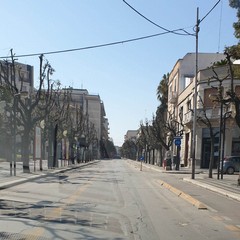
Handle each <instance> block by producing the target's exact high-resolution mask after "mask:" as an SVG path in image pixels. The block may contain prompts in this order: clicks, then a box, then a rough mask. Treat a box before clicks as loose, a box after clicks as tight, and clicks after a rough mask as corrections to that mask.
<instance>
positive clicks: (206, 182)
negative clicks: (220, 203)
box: [128, 160, 240, 201]
mask: <svg viewBox="0 0 240 240" xmlns="http://www.w3.org/2000/svg"><path fill="white" fill-rule="evenodd" d="M128 162H129V163H132V164H136V165H139V166H138V167H139V168H140V164H141V163H140V162H137V161H133V160H128ZM143 168H149V169H152V170H154V171H158V172H161V173H163V174H166V175H168V174H170V175H172V174H173V175H175V176H178V177H179V179H182V180H183V181H185V182H188V183H191V184H195V185H197V186H200V187H202V188H205V189H208V190H211V191H213V192H217V193H219V194H222V195H224V196H227V197H229V198H232V199H235V200H237V201H240V186H238V182H237V180H238V177H239V173H236V174H233V175H226V174H224V175H223V179H217V172H216V170H214V171H213V178H208V170H207V169H196V170H195V179H192V170H191V169H189V168H180V170H179V171H177V170H165V169H164V168H163V167H159V166H155V165H150V164H146V163H143ZM220 178H221V176H220ZM164 179H165V180H166V182H164V181H162V184H165V185H168V188H170V187H172V188H175V189H176V188H178V187H179V185H178V184H177V183H176V181H175V182H174V181H172V180H170V178H169V179H168V178H164ZM178 191H182V193H183V191H184V190H182V189H178Z"/></svg>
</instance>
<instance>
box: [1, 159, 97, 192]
mask: <svg viewBox="0 0 240 240" xmlns="http://www.w3.org/2000/svg"><path fill="white" fill-rule="evenodd" d="M97 161H98V160H95V161H91V162H87V163H79V164H72V165H67V163H66V162H61V160H59V162H58V166H59V168H55V169H48V165H47V160H43V161H42V169H43V170H42V171H40V166H39V161H36V163H35V164H34V162H33V161H30V163H29V166H30V173H23V167H22V162H16V171H15V172H16V175H14V169H12V175H11V171H10V163H9V162H6V161H0V190H1V189H5V188H9V187H12V186H15V185H18V184H21V183H24V182H28V181H31V180H32V179H37V178H41V177H44V176H47V175H49V174H56V173H61V172H64V171H68V170H71V169H74V168H80V167H83V166H86V165H90V164H94V163H95V162H97Z"/></svg>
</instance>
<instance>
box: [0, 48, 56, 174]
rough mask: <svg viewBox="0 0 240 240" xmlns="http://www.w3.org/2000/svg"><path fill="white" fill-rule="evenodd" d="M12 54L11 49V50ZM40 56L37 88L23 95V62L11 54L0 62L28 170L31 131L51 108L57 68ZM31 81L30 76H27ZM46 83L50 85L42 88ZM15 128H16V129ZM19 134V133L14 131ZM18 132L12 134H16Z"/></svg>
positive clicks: (25, 167)
mask: <svg viewBox="0 0 240 240" xmlns="http://www.w3.org/2000/svg"><path fill="white" fill-rule="evenodd" d="M11 53H12V50H11ZM39 59H40V76H39V83H38V87H37V88H36V89H34V88H33V87H32V88H30V89H29V91H28V92H27V93H25V94H27V95H26V96H24V97H22V94H23V90H24V89H23V82H24V81H26V79H24V76H23V75H22V69H21V66H22V65H21V64H19V63H17V62H16V61H15V59H14V55H13V53H12V55H11V61H4V62H2V63H1V71H0V73H1V84H2V85H4V86H5V87H6V88H7V89H8V90H9V93H10V95H11V97H12V99H13V103H12V104H8V106H7V108H8V111H9V112H11V115H12V116H14V121H15V123H16V129H17V130H18V133H19V134H20V135H21V137H22V141H21V145H22V146H21V159H22V162H23V171H24V172H29V171H30V169H29V157H30V143H31V139H32V137H33V135H32V132H33V129H34V127H35V126H36V124H37V123H38V122H39V121H41V120H42V119H43V118H44V116H45V115H46V114H47V113H48V112H50V111H51V106H52V104H50V102H51V98H52V89H51V87H50V86H51V84H50V81H51V79H50V76H51V75H52V74H53V72H54V69H53V68H52V67H51V65H50V64H49V62H47V61H46V62H45V63H44V60H43V55H41V56H40V57H39ZM27 80H29V79H27ZM44 86H47V88H46V89H45V91H43V89H44ZM16 129H15V130H16ZM15 134H16V132H15ZM15 134H14V136H13V137H15Z"/></svg>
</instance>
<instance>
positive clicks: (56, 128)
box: [53, 124, 58, 168]
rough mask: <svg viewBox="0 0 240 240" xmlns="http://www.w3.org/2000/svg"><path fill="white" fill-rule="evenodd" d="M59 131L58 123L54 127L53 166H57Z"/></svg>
mask: <svg viewBox="0 0 240 240" xmlns="http://www.w3.org/2000/svg"><path fill="white" fill-rule="evenodd" d="M57 132H58V124H56V125H55V127H54V135H53V136H54V139H53V167H54V168H56V167H57Z"/></svg>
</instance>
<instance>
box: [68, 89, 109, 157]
mask: <svg viewBox="0 0 240 240" xmlns="http://www.w3.org/2000/svg"><path fill="white" fill-rule="evenodd" d="M70 90H71V98H72V102H74V104H76V105H78V106H79V107H81V108H82V109H83V112H84V114H86V115H87V116H88V120H89V122H90V123H92V124H94V128H95V130H96V134H97V140H98V143H97V146H96V147H97V148H98V153H97V155H98V158H99V156H100V149H99V147H98V146H99V141H100V140H102V139H105V140H106V139H108V138H109V136H108V135H109V123H108V119H107V118H106V112H105V108H104V103H103V101H102V100H101V98H100V96H99V95H96V94H89V92H88V91H87V90H86V89H70Z"/></svg>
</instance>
